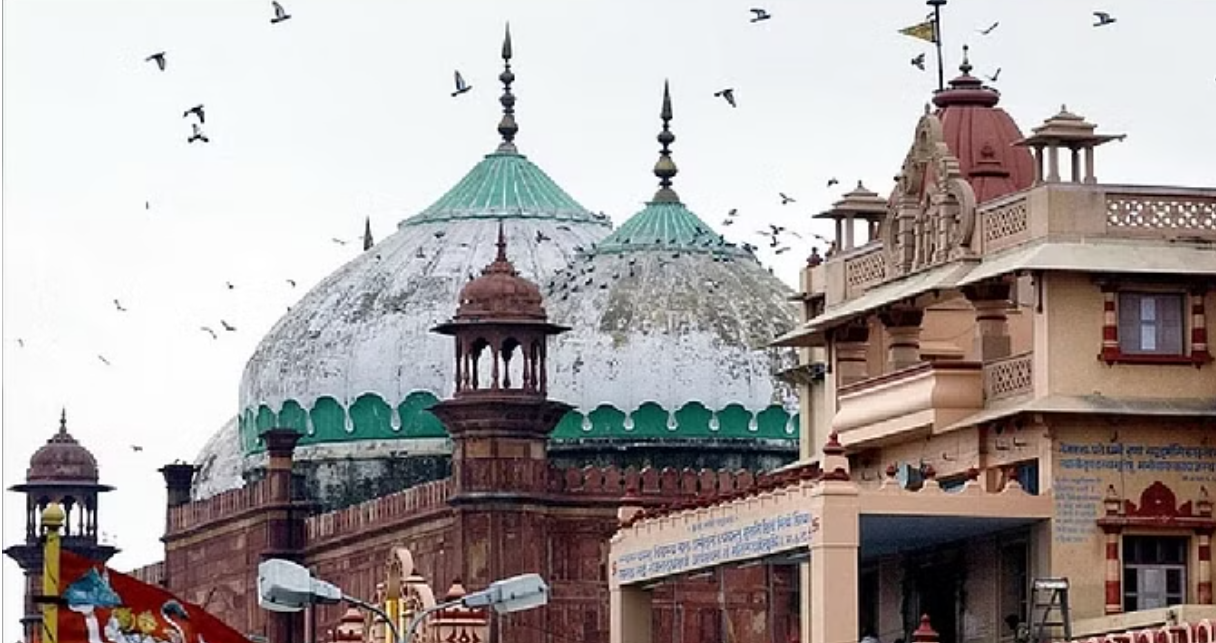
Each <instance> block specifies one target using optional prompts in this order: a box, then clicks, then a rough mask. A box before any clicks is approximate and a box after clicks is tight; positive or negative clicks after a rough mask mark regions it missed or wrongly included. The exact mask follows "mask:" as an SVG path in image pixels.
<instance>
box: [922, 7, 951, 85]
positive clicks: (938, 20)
mask: <svg viewBox="0 0 1216 643" xmlns="http://www.w3.org/2000/svg"><path fill="white" fill-rule="evenodd" d="M926 4H928V5H929V6H930V7H933V44H934V45H935V46H936V47H937V90H938V91H941V90H943V89H945V88H946V71H945V67H944V66H943V64H942V5H944V4H946V0H928V2H926Z"/></svg>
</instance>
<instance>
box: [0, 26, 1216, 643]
mask: <svg viewBox="0 0 1216 643" xmlns="http://www.w3.org/2000/svg"><path fill="white" fill-rule="evenodd" d="M502 57H503V60H504V63H505V69H504V71H503V73H502V74H501V75H500V80H501V81H502V84H503V86H504V91H503V95H502V98H501V104H502V107H503V116H502V119H501V121H500V123H499V125H498V132H499V135H500V137H501V140H500V142H499V143H498V145H497V148H496V149H495V150H494V151H493V152H491V153H490V154H488V155H487V156H485V157H484V158H483V159H482V160H481V161H480V162H479V163H477V164H476V165H475V166H474V167H473V169H472V170H471V171H470V172H469V173H468V174H467V175H466V176H465V177H464V178H463V179H461V180H460V181H459V182H457V184H456V185H455V187H453V188H451V189H450V190H448V191H447V192H446V193H445V194H444V195H443V196H442V197H440V198H439V200H438V201H436V202H435V204H434V205H432V206H431V207H430V208H427V209H426V210H424V211H423V212H421V213H419V214H417V215H415V216H413V217H410V218H408V219H406V220H404V221H402V222H401V223H400V225H399V226H398V230H397V231H396V232H395V233H394V234H393V235H391V236H390V237H388V238H387V239H384V240H382V241H381V242H380V243H377V244H368V246H367V247H366V249H365V251H364V252H363V253H362V254H361V255H360V256H358V257H357V258H355V259H354V260H352V261H350V262H349V263H347V264H346V265H344V266H342V267H341V268H339V269H338V270H337V271H336V272H334V273H333V274H332V275H330V276H329V277H328V278H326V279H325V280H323V281H322V282H321V283H320V284H318V285H317V286H316V287H315V288H314V289H313V290H312V291H310V292H309V293H308V294H307V295H305V297H304V298H303V299H302V300H301V301H300V302H299V304H297V305H296V306H294V307H293V308H292V309H291V310H290V311H289V312H288V314H287V315H286V316H284V317H283V318H282V319H281V320H280V321H279V322H278V323H277V324H276V325H275V326H274V327H273V328H272V329H271V331H270V332H269V333H268V334H267V336H266V337H265V338H264V339H263V341H262V343H261V344H260V345H259V346H258V348H257V349H256V351H255V352H254V354H253V356H251V358H250V360H249V362H248V364H247V366H246V369H245V372H244V377H243V380H242V383H241V389H240V409H239V416H238V417H237V418H236V419H234V420H233V421H231V422H230V423H228V424H227V425H225V426H224V427H223V428H221V430H220V431H219V432H218V433H217V434H216V435H215V436H214V437H213V438H212V439H211V441H210V442H209V443H208V444H207V446H206V447H205V448H204V450H203V452H202V453H201V454H200V456H199V458H198V459H197V460H196V462H195V463H194V464H181V463H178V464H171V465H166V466H165V467H164V468H163V469H162V470H161V471H162V473H163V474H164V477H165V481H166V486H167V489H168V507H167V508H166V531H165V535H164V539H163V540H164V543H165V558H164V560H163V562H161V563H157V564H154V565H150V566H148V567H146V568H143V569H140V570H136V572H135V573H136V574H137V575H138V576H139V577H141V578H143V579H145V580H147V581H148V582H156V583H160V584H162V585H164V586H165V587H167V588H169V589H170V590H171V591H173V592H175V593H177V594H178V595H180V596H182V597H183V598H185V599H187V600H190V601H192V602H195V603H197V604H199V605H202V606H203V607H204V608H206V609H207V610H208V611H210V612H212V613H214V614H216V615H217V616H219V617H220V618H222V619H224V620H225V621H226V622H228V623H230V624H232V625H233V626H234V627H236V628H238V629H240V630H241V631H244V632H247V633H248V634H249V635H250V636H251V637H252V638H255V639H256V637H265V638H266V639H267V640H269V641H270V643H287V642H289V641H291V642H292V643H295V642H296V641H306V642H308V643H312V642H314V641H368V642H369V643H370V642H372V641H374V642H376V643H380V642H384V641H387V640H388V639H387V630H386V628H385V626H384V623H382V622H379V621H377V620H375V619H371V618H364V617H361V616H360V615H359V614H357V613H353V612H343V611H342V610H341V609H339V608H337V607H329V606H325V607H317V608H313V609H308V610H305V612H304V613H303V614H283V613H270V612H266V611H265V610H262V609H260V608H259V607H258V605H257V601H256V589H255V585H256V566H257V563H258V561H259V560H262V559H264V558H267V557H287V558H293V559H296V560H298V561H300V562H302V563H303V564H306V565H308V566H309V567H310V568H311V569H312V570H313V572H314V573H315V574H316V575H318V576H320V577H322V578H325V579H327V580H329V581H332V582H335V583H337V584H338V585H339V586H341V587H342V588H343V589H344V590H345V591H346V592H347V593H349V594H351V595H354V596H358V597H361V598H364V599H366V600H371V601H375V602H377V603H379V604H382V605H384V606H385V607H386V609H387V611H388V613H389V615H390V618H391V619H393V620H394V621H396V622H398V623H404V622H405V621H406V620H407V619H408V618H409V616H410V615H411V614H412V613H414V612H415V611H416V610H418V609H419V608H422V607H426V606H430V605H435V604H436V603H437V602H439V601H442V600H443V598H445V597H446V598H451V597H458V596H460V595H461V594H462V593H463V592H465V591H466V588H467V590H469V591H472V590H476V589H480V588H482V587H484V586H486V585H487V584H488V583H490V582H492V581H493V580H495V579H497V578H501V577H504V576H509V575H511V574H515V573H522V572H539V573H540V574H542V576H544V577H545V578H546V579H547V580H548V581H549V582H550V583H551V585H552V588H553V590H552V598H551V602H550V604H549V605H548V606H547V607H546V608H545V609H542V610H534V611H531V612H524V613H519V614H513V615H510V616H497V615H492V614H486V613H482V612H478V611H475V610H447V611H445V612H443V613H441V614H440V615H439V616H438V617H437V618H436V619H432V620H431V621H428V624H427V626H426V629H425V631H424V633H423V636H424V638H426V639H428V640H432V641H435V642H436V643H438V642H439V641H457V640H461V641H476V640H489V641H494V642H497V641H510V640H524V639H525V638H527V639H529V640H532V639H540V638H542V637H543V639H544V640H545V641H551V642H552V643H560V642H561V641H565V640H567V639H569V640H578V641H587V642H591V643H607V642H608V641H612V643H648V642H649V641H651V640H658V641H681V642H687V643H696V642H702V641H730V642H731V643H762V642H766V643H773V642H780V643H786V642H789V641H798V640H801V641H808V642H810V643H839V642H840V641H857V640H859V638H860V635H861V634H866V633H868V634H873V635H876V636H878V637H879V638H880V639H881V640H884V641H890V640H895V639H898V638H902V639H905V640H908V639H911V640H916V641H926V642H927V641H941V642H942V643H1015V642H1016V643H1023V642H1024V641H1026V640H1027V639H1028V637H1029V636H1030V635H1029V634H1027V632H1030V631H1032V630H1033V628H1035V627H1042V628H1047V629H1044V630H1042V631H1038V630H1033V631H1036V632H1038V633H1037V636H1039V637H1041V640H1049V639H1063V638H1073V637H1072V636H1071V635H1072V634H1075V635H1076V636H1078V637H1079V636H1086V637H1093V638H1092V640H1093V641H1095V642H1097V641H1104V642H1113V641H1117V642H1120V643H1122V642H1127V643H1141V642H1143V643H1158V642H1160V643H1193V642H1198V643H1210V642H1211V641H1213V640H1214V639H1213V638H1212V633H1213V627H1214V626H1213V621H1216V612H1214V611H1213V607H1212V603H1213V598H1212V562H1211V549H1212V547H1211V536H1212V535H1213V531H1214V530H1216V519H1214V518H1213V510H1212V500H1211V495H1210V494H1211V490H1212V489H1213V488H1214V487H1216V468H1214V467H1216V447H1214V445H1213V440H1216V424H1213V422H1216V396H1214V395H1213V391H1216V379H1214V374H1216V370H1213V369H1214V368H1216V367H1214V366H1213V362H1212V359H1211V355H1210V352H1209V350H1208V346H1207V339H1206V338H1207V336H1209V335H1210V334H1212V333H1214V332H1216V328H1214V327H1213V324H1212V322H1211V321H1210V318H1209V317H1208V316H1206V313H1205V310H1206V309H1208V308H1209V307H1211V306H1213V305H1216V289H1213V283H1216V254H1214V251H1213V247H1214V246H1213V244H1214V243H1216V190H1213V189H1206V188H1173V187H1151V186H1148V187H1146V186H1110V185H1103V184H1099V183H1098V182H1097V179H1096V177H1095V175H1094V163H1095V161H1094V157H1095V148H1097V147H1098V146H1100V145H1102V144H1105V143H1107V142H1109V141H1113V140H1118V139H1121V137H1117V136H1110V135H1105V134H1099V133H1097V132H1096V128H1095V126H1094V125H1093V124H1091V123H1088V122H1087V121H1085V120H1084V119H1083V118H1082V117H1080V116H1078V115H1076V114H1073V113H1072V112H1069V111H1068V110H1066V109H1062V110H1061V111H1060V113H1058V114H1056V115H1055V116H1053V117H1052V118H1050V119H1048V120H1047V121H1046V122H1045V123H1044V124H1043V125H1041V126H1039V127H1036V128H1034V129H1033V131H1032V133H1031V134H1030V135H1029V136H1027V135H1025V134H1024V133H1023V132H1022V130H1021V129H1020V128H1019V127H1018V125H1017V123H1016V122H1015V121H1014V119H1013V118H1012V117H1011V116H1010V115H1009V114H1008V113H1006V112H1005V111H1004V110H1003V109H1001V108H1000V107H999V102H1000V94H999V93H998V92H997V91H996V90H995V89H992V88H990V87H987V86H985V85H983V83H982V82H981V81H980V80H979V79H977V78H975V77H973V76H972V75H971V73H970V72H971V67H970V64H969V62H968V61H967V59H966V56H964V61H963V64H962V66H961V67H960V75H959V76H958V77H956V78H955V79H954V80H952V81H951V82H950V83H949V85H948V86H947V87H945V88H943V89H940V90H939V91H937V92H935V94H934V96H933V106H934V107H933V108H929V107H926V112H925V114H924V115H923V116H921V118H920V119H919V121H918V122H917V123H916V128H915V131H914V135H913V137H912V142H911V145H910V146H909V148H908V152H907V155H906V157H905V159H904V162H903V164H902V167H901V168H900V171H899V175H898V177H897V185H896V186H895V187H894V189H893V190H892V191H891V193H890V195H889V196H888V197H887V198H883V197H882V196H880V195H879V194H877V193H875V192H872V191H870V190H867V189H866V188H865V187H864V186H862V185H860V184H858V186H857V187H856V189H854V190H852V191H851V192H849V193H848V194H846V195H845V196H844V198H843V199H842V200H840V201H839V202H837V203H835V204H834V205H833V206H832V208H831V209H829V210H828V211H827V212H825V213H823V214H822V215H819V216H820V217H821V218H823V219H827V220H829V221H832V222H833V223H834V224H835V225H836V240H835V244H833V247H832V248H830V249H829V251H828V253H827V254H826V255H825V256H820V255H819V254H818V253H817V252H815V253H811V256H810V258H809V259H808V265H807V268H806V269H805V270H804V271H803V274H802V275H801V284H802V287H801V288H800V289H799V292H795V291H794V290H793V289H790V288H787V287H786V286H784V285H783V284H782V283H781V282H780V281H778V280H777V279H776V277H774V276H773V275H772V274H771V273H769V271H768V270H766V269H765V268H764V267H763V266H762V265H761V264H760V263H759V262H758V261H757V259H756V257H755V256H754V255H753V254H752V253H751V252H750V251H749V249H747V248H745V247H740V246H736V245H734V244H731V243H728V242H726V241H725V240H724V239H723V238H722V237H721V235H719V234H718V233H716V232H715V231H714V230H713V228H712V227H711V226H710V225H708V224H707V223H705V222H704V221H703V220H702V219H700V218H699V217H697V216H696V215H695V214H694V213H692V212H691V211H689V210H688V209H687V208H686V207H685V206H684V204H683V203H682V201H681V199H680V197H679V195H678V193H677V191H676V188H675V178H676V177H677V168H676V165H675V163H674V162H673V161H672V158H671V154H670V147H671V145H672V144H673V143H674V142H675V135H674V134H673V133H672V118H673V109H672V100H671V96H670V94H669V93H668V91H667V89H666V88H664V93H663V102H662V106H661V109H660V113H659V115H660V121H661V131H660V134H659V137H658V141H659V143H660V146H661V149H660V152H659V160H658V162H657V163H656V165H655V168H654V173H655V175H656V176H657V177H658V179H659V189H658V191H657V192H656V193H655V194H654V196H653V197H651V198H650V200H649V201H648V202H647V203H646V205H645V207H644V208H643V209H642V210H641V211H640V212H638V213H636V214H635V215H633V216H632V217H630V218H629V219H628V220H627V221H625V222H624V223H622V224H621V225H620V226H619V227H618V228H616V229H613V228H612V226H611V224H610V222H609V221H608V219H607V218H606V217H605V216H603V215H599V214H594V213H592V212H591V211H589V210H587V209H585V208H584V207H582V206H581V205H579V203H578V202H577V201H575V200H574V199H573V198H572V197H571V196H569V195H568V194H567V193H566V192H564V191H563V190H562V189H561V188H560V187H558V185H557V184H556V183H555V182H554V181H553V180H552V179H550V178H549V176H548V175H546V174H545V173H544V172H543V171H542V170H541V169H540V168H539V167H538V166H537V165H535V164H534V163H533V162H532V161H531V160H529V159H528V158H527V157H525V156H524V155H523V154H522V153H521V152H520V151H519V148H518V147H517V143H516V138H517V134H518V129H519V128H518V126H517V124H516V121H515V109H514V108H515V97H514V95H513V94H512V90H511V85H512V83H513V81H514V78H515V77H514V73H513V71H512V69H511V60H512V51H511V41H510V35H509V33H508V35H507V38H506V40H505V41H504V45H503V50H502ZM1061 151H1063V152H1065V153H1066V154H1070V156H1071V164H1070V167H1069V170H1070V172H1071V173H1070V174H1069V173H1065V174H1062V173H1061V169H1060V165H1061V163H1060V153H1061ZM1066 160H1068V159H1067V158H1066ZM1062 177H1063V178H1062ZM1069 179H1071V180H1069ZM858 237H864V239H862V240H859V239H858ZM1091 349H1092V350H1091ZM1095 354H1096V355H1097V359H1095ZM44 452H45V453H44ZM1124 454H1126V458H1125V457H1124ZM52 461H53V462H60V461H62V462H65V463H74V464H72V466H68V465H67V464H65V465H64V466H61V467H55V466H49V465H48V464H47V463H48V462H52ZM90 463H91V464H90ZM27 477H28V478H29V479H28V482H27V483H26V484H25V485H19V486H18V487H14V491H19V492H25V493H26V494H27V499H28V500H27V503H28V504H27V506H29V507H30V510H29V516H28V529H27V535H28V539H27V540H29V541H30V542H27V543H26V544H25V545H20V546H14V547H12V548H10V549H9V550H6V551H7V553H9V555H10V556H12V557H14V558H16V559H18V560H19V561H21V562H22V565H23V568H25V569H26V570H27V574H28V578H29V579H30V583H32V585H31V588H32V587H35V586H37V585H36V583H38V582H39V581H38V579H37V570H38V569H39V568H38V565H37V557H38V555H37V548H36V546H35V543H36V534H37V531H38V526H37V524H36V521H37V514H38V509H39V508H40V507H41V506H43V505H45V504H46V502H48V501H52V500H56V499H68V500H70V501H71V502H72V504H73V505H74V506H79V507H82V509H80V510H78V511H80V512H82V513H77V514H70V515H74V516H83V517H81V518H79V519H78V520H80V521H81V522H80V525H81V527H80V529H78V530H77V531H74V532H71V533H69V534H68V537H67V539H66V540H65V546H67V547H69V548H75V547H77V546H80V547H86V548H87V547H95V546H96V527H95V526H96V495H97V493H100V492H102V491H107V490H108V487H104V486H102V485H99V484H98V475H97V467H96V462H95V461H93V459H92V456H91V455H88V452H87V451H86V450H84V449H83V447H81V446H80V445H78V444H76V443H75V441H74V440H72V439H71V438H70V436H69V435H68V434H67V429H66V425H61V428H60V433H58V434H56V436H55V437H53V438H52V439H51V441H50V442H49V443H48V444H47V445H46V446H45V447H43V449H42V450H40V451H39V452H38V453H37V454H35V456H34V459H33V461H32V462H31V467H30V471H29V475H28V476H27ZM89 525H92V526H93V527H92V531H90V527H89ZM73 537H75V538H77V539H78V540H77V541H75V543H74V542H73V541H72V538H73ZM96 553H97V555H99V556H106V555H109V554H112V553H113V552H112V551H111V550H107V551H100V550H99V551H97V552H96ZM1053 583H1054V584H1053ZM1060 587H1063V588H1064V591H1063V595H1064V596H1068V592H1069V591H1070V588H1071V592H1072V594H1071V595H1072V603H1071V608H1070V607H1069V605H1068V602H1067V600H1065V601H1064V603H1063V604H1061V602H1060V601H1059V597H1060V593H1059V591H1058V590H1059V589H1060ZM1043 590H1051V591H1055V592H1056V593H1055V594H1052V596H1053V598H1051V599H1050V601H1051V602H1048V603H1040V602H1039V601H1040V599H1041V591H1043ZM1049 593H1050V592H1049ZM1044 606H1046V607H1047V608H1049V611H1050V610H1051V609H1054V610H1055V612H1052V613H1053V614H1055V616H1053V617H1052V618H1057V617H1058V618H1062V621H1061V622H1065V621H1066V622H1068V623H1069V626H1068V627H1072V628H1073V629H1072V630H1071V631H1067V630H1066V631H1065V632H1063V633H1058V632H1057V631H1056V630H1054V629H1051V628H1056V627H1058V626H1057V625H1056V624H1055V623H1056V622H1055V621H1051V622H1048V620H1047V617H1046V616H1044V614H1046V612H1042V608H1043V607H1044ZM32 607H33V605H32V603H31V602H29V601H28V600H27V612H26V613H27V614H31V615H32V614H33V611H32ZM1070 609H1071V614H1070V612H1069V611H1070ZM1061 614H1062V616H1061ZM32 619H36V617H35V616H27V624H30V623H32V622H33V620H32ZM1136 628H1140V629H1139V630H1137V629H1136ZM1144 632H1149V634H1144ZM27 633H28V634H27V640H35V639H36V632H35V631H34V628H27ZM1066 634H1067V635H1069V636H1065V635H1066ZM1108 635H1109V636H1112V637H1114V638H1103V637H1107V636H1108ZM1146 637H1147V638H1146ZM1205 637H1206V638H1205Z"/></svg>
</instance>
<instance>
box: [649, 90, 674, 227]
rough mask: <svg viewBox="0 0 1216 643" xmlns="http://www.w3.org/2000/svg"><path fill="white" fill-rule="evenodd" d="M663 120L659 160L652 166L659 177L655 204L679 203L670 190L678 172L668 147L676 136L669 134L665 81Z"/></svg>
mask: <svg viewBox="0 0 1216 643" xmlns="http://www.w3.org/2000/svg"><path fill="white" fill-rule="evenodd" d="M659 118H661V119H663V131H661V132H659V137H658V141H659V143H660V144H661V145H662V146H663V148H662V149H660V150H659V160H658V162H657V163H655V164H654V175H655V176H657V177H659V191H658V192H655V194H654V199H653V201H654V202H655V203H679V202H680V197H679V195H677V194H676V191H675V190H673V189H671V179H672V178H673V177H674V176H675V175H676V174H677V173H678V172H679V169H678V168H676V164H675V161H672V160H671V150H670V149H669V146H670V145H671V144H672V143H673V142H675V140H676V135H675V134H672V133H671V129H670V123H671V91H670V89H669V88H668V84H667V81H663V109H662V110H661V111H660V112H659Z"/></svg>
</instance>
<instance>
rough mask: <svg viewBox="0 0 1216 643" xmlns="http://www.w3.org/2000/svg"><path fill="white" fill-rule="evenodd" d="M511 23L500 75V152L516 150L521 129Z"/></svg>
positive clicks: (504, 39)
mask: <svg viewBox="0 0 1216 643" xmlns="http://www.w3.org/2000/svg"><path fill="white" fill-rule="evenodd" d="M512 55H513V54H512V51H511V23H509V22H508V23H507V33H506V36H505V37H504V38H503V40H502V62H503V70H502V73H501V74H499V75H498V80H500V81H502V98H499V99H498V102H499V103H501V104H502V120H500V121H498V133H499V134H502V143H500V144H499V145H498V151H500V152H514V151H516V149H515V133H516V132H518V131H519V125H517V124H516V123H515V94H512V93H511V83H513V82H515V74H514V73H513V72H512V71H511V57H512Z"/></svg>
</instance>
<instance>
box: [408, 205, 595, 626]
mask: <svg viewBox="0 0 1216 643" xmlns="http://www.w3.org/2000/svg"><path fill="white" fill-rule="evenodd" d="M459 301H460V303H459V306H458V307H457V309H456V316H455V317H454V318H453V319H452V320H451V321H449V322H448V323H446V324H441V325H439V326H436V327H435V328H434V329H432V330H433V331H434V332H436V333H441V334H444V335H451V336H453V337H454V338H455V340H456V382H455V393H454V395H453V396H452V398H451V399H448V400H445V401H443V402H440V403H439V404H436V405H435V406H433V407H431V409H430V410H431V412H432V413H434V414H435V415H436V416H438V417H439V419H440V420H441V421H442V422H443V423H444V425H445V426H446V427H447V429H448V433H450V434H451V436H452V440H453V442H454V446H453V450H452V478H453V482H454V486H455V489H454V490H453V494H452V498H451V500H450V501H449V502H450V503H451V504H452V505H453V507H454V511H455V514H456V524H455V525H454V527H453V529H452V532H451V533H452V534H453V538H454V540H455V542H454V543H452V545H453V550H454V551H453V555H452V559H451V562H450V563H449V565H450V567H449V568H448V570H447V572H448V578H462V579H464V582H465V583H466V584H467V586H468V587H470V588H476V589H481V588H484V587H486V586H487V585H489V583H491V582H493V581H495V580H498V579H500V578H506V577H508V576H512V575H515V574H522V573H528V572H538V573H541V574H542V575H547V573H548V572H549V571H550V570H549V565H548V563H549V559H548V554H547V552H546V550H545V547H543V546H540V545H539V544H541V543H546V542H548V538H549V531H548V530H549V522H548V516H547V515H546V511H545V509H544V506H545V503H546V501H547V495H548V494H547V486H548V484H547V483H548V474H549V461H548V456H547V453H546V446H547V443H548V439H549V434H550V433H551V432H552V431H553V429H554V428H555V427H556V426H557V423H558V421H560V420H561V418H562V416H564V415H565V414H566V413H567V412H569V411H570V409H571V408H572V407H571V406H570V405H568V404H563V403H561V402H554V401H552V400H549V399H548V398H547V397H546V395H547V389H548V375H547V372H546V371H547V365H546V361H547V359H548V347H547V342H548V338H549V336H551V335H556V334H559V333H562V332H565V331H566V330H568V329H567V328H565V327H563V326H558V325H555V324H551V323H549V321H548V316H547V314H546V312H545V309H544V306H543V300H542V297H541V294H540V289H539V288H538V287H537V286H536V284H534V283H532V282H530V281H528V280H527V279H524V278H523V277H520V276H519V274H518V273H517V272H516V270H515V266H513V265H512V264H511V261H510V260H509V259H508V258H507V242H506V238H505V234H504V231H503V225H502V222H501V221H500V222H499V224H498V256H497V257H496V258H495V259H494V262H493V263H491V264H490V265H489V266H487V267H486V268H485V269H484V270H482V272H481V276H479V277H477V278H476V279H474V280H472V281H470V282H468V283H467V284H466V285H465V286H464V288H463V289H461V291H460V300H459ZM529 543H531V545H529ZM542 612H543V610H535V611H534V612H529V613H526V614H525V613H521V614H516V615H514V616H513V617H512V620H511V622H510V623H509V624H508V623H503V624H501V626H498V627H494V628H492V630H491V633H490V641H491V643H493V642H495V641H505V640H513V639H516V638H518V639H520V640H523V639H525V638H528V637H530V636H532V634H533V633H534V631H537V629H538V628H539V631H545V630H544V627H543V626H544V623H545V615H544V614H543V613H542Z"/></svg>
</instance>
